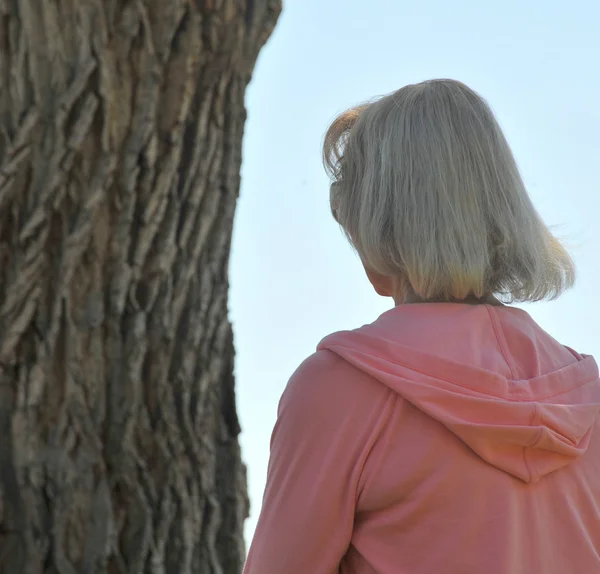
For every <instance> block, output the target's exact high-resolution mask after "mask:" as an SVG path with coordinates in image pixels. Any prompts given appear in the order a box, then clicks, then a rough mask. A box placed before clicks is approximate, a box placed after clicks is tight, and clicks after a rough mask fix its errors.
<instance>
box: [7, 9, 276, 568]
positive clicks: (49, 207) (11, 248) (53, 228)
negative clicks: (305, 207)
mask: <svg viewBox="0 0 600 574" xmlns="http://www.w3.org/2000/svg"><path fill="white" fill-rule="evenodd" d="M280 8H281V6H280V0H168V1H167V0H0V132H1V133H0V368H1V370H2V374H1V376H0V572H1V573H3V574H4V573H10V574H21V573H24V574H34V573H35V574H38V573H42V572H44V573H61V574H81V573H84V574H86V573H111V574H115V573H127V574H129V573H132V574H133V573H142V572H148V573H150V572H151V573H153V574H163V573H173V574H175V573H177V574H185V573H213V574H216V573H223V574H230V573H231V574H233V573H238V572H239V571H240V569H241V566H242V563H243V560H244V555H245V548H244V542H243V536H242V526H243V521H244V519H245V517H246V515H247V511H248V501H247V494H246V481H245V468H244V465H243V464H242V461H241V457H240V448H239V443H238V438H237V437H238V434H239V432H240V428H239V424H238V420H237V416H236V406H235V395H234V381H233V372H232V364H233V342H232V331H231V325H230V323H229V320H228V316H227V291H228V262H229V246H230V239H231V228H232V220H233V214H234V209H235V203H236V198H237V195H238V191H239V183H240V178H239V171H240V161H241V140H242V132H243V126H244V120H245V109H244V92H245V89H246V85H247V83H248V81H249V79H250V75H251V72H252V69H253V66H254V63H255V60H256V57H257V55H258V52H259V50H260V48H261V46H262V45H263V44H264V42H265V41H266V39H267V38H268V36H269V34H270V32H271V30H272V28H273V26H274V24H275V21H276V19H277V15H278V13H279V10H280Z"/></svg>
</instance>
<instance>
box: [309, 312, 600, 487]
mask: <svg viewBox="0 0 600 574" xmlns="http://www.w3.org/2000/svg"><path fill="white" fill-rule="evenodd" d="M319 349H329V350H330V351H332V352H334V353H336V354H337V355H339V356H340V357H342V358H343V359H344V360H346V361H347V362H349V363H351V364H352V365H354V366H355V367H356V368H358V369H360V370H362V371H364V372H366V373H368V374H370V375H371V376H373V377H374V378H376V379H377V380H379V381H380V382H381V383H382V384H384V385H386V386H387V387H389V388H390V389H391V390H393V391H394V392H396V393H398V394H399V395H400V396H402V397H403V398H404V399H405V400H407V401H408V402H410V403H411V404H412V405H413V406H415V407H416V408H418V409H420V410H421V411H423V412H424V413H426V414H427V415H429V416H430V417H432V418H434V419H435V420H437V421H439V422H440V423H442V424H443V425H444V426H445V427H446V428H447V429H448V430H449V431H450V432H451V433H453V434H454V435H456V437H458V438H459V439H460V440H461V441H463V442H464V443H465V444H466V445H467V446H468V447H469V448H470V449H471V450H472V451H473V452H475V453H476V454H477V455H478V456H479V457H481V458H482V459H483V460H484V461H486V462H487V463H488V464H490V465H493V466H495V467H496V468H498V469H500V470H502V471H504V472H507V473H510V474H511V475H513V476H515V477H517V478H519V479H520V480H522V481H524V482H526V483H534V482H537V481H538V480H540V479H541V478H542V477H544V476H545V475H547V474H549V473H551V472H553V471H555V470H557V469H559V468H561V467H564V466H565V465H568V464H570V463H572V462H573V461H575V460H577V459H578V458H579V457H581V456H582V455H583V454H584V453H585V452H586V449H587V447H588V444H589V441H590V437H591V434H592V430H593V427H594V424H595V422H596V421H598V419H599V418H600V379H599V376H598V366H597V364H596V362H595V361H594V359H593V358H592V357H591V356H586V355H581V354H579V353H576V352H575V351H573V350H572V349H569V348H568V347H564V346H563V345H560V344H559V343H558V342H557V341H555V340H554V339H553V338H552V337H551V336H550V335H549V334H548V333H546V332H545V331H544V330H543V329H541V328H540V327H539V326H538V325H537V324H536V323H535V322H534V321H533V319H532V318H531V317H530V316H529V315H528V314H527V313H526V312H525V311H523V310H521V309H518V308H514V307H505V306H498V307H496V306H490V305H465V304H456V303H424V304H413V305H402V306H399V307H396V308H394V309H392V310H391V311H388V312H387V313H384V314H383V315H382V316H381V317H380V318H379V319H378V320H377V321H376V322H375V323H372V324H370V325H366V326H364V327H361V328H360V329H357V330H354V331H343V332H339V333H334V334H333V335H330V336H329V337H326V338H325V339H324V340H323V341H322V342H321V343H320V345H319Z"/></svg>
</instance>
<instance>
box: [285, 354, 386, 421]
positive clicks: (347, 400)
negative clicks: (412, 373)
mask: <svg viewBox="0 0 600 574" xmlns="http://www.w3.org/2000/svg"><path fill="white" fill-rule="evenodd" d="M390 392H391V391H390V390H389V389H388V388H387V387H386V386H385V385H382V384H381V383H380V382H379V381H377V380H376V379H375V378H373V377H372V376H370V375H368V374H367V373H364V372H363V371H361V370H360V369H357V368H356V367H354V366H353V365H351V364H350V363H348V362H347V361H345V360H344V359H343V358H342V357H340V356H339V355H337V354H336V353H334V352H332V351H330V350H328V349H319V350H317V351H316V352H315V353H313V354H312V355H310V356H309V357H307V358H306V359H305V360H304V361H302V363H301V364H300V366H299V367H298V368H297V369H296V371H295V372H294V373H293V375H292V376H291V378H290V380H289V382H288V384H287V386H286V388H285V391H284V393H283V396H282V398H281V402H280V409H281V407H282V405H285V404H287V403H290V402H293V403H294V405H295V408H296V409H302V410H304V409H306V410H307V411H310V412H311V413H312V414H313V416H314V415H315V414H317V413H318V412H320V411H322V410H323V411H326V412H327V413H329V412H330V411H331V409H332V408H334V409H337V410H340V411H345V412H356V411H358V410H361V409H365V408H366V409H368V410H370V408H371V405H373V404H374V403H380V402H381V401H382V400H383V401H385V400H386V399H387V398H388V397H389V395H390Z"/></svg>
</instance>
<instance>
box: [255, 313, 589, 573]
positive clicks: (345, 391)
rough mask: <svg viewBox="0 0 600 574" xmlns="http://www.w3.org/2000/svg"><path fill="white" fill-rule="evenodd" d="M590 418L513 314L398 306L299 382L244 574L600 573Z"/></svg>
mask: <svg viewBox="0 0 600 574" xmlns="http://www.w3.org/2000/svg"><path fill="white" fill-rule="evenodd" d="M599 421H600V380H599V378H598V367H597V365H596V363H595V362H594V359H593V358H592V357H589V356H585V355H579V354H577V353H576V352H574V351H572V350H570V349H568V348H566V347H563V346H561V345H560V344H559V343H557V342H556V341H555V340H554V339H553V338H552V337H550V336H549V335H548V334H547V333H545V332H544V331H543V330H542V329H541V328H540V327H539V326H537V325H536V324H535V323H534V321H533V320H532V319H531V318H530V317H529V315H528V314H527V313H525V312H524V311H522V310H520V309H516V308H512V307H492V306H489V305H464V304H455V303H429V304H427V303H425V304H411V305H402V306H399V307H396V308H394V309H392V310H391V311H388V312H387V313H384V314H383V315H382V316H381V317H380V318H379V319H378V320H377V321H376V322H375V323H373V324H371V325H367V326H364V327H362V328H360V329H357V330H355V331H348V332H341V333H335V334H333V335H331V336H329V337H327V338H326V339H325V340H323V341H322V342H321V344H320V345H319V347H318V351H317V353H315V354H314V355H312V356H311V357H309V358H308V359H307V360H306V361H305V362H304V363H303V364H302V365H301V366H300V367H299V368H298V370H297V371H296V372H295V373H294V375H293V376H292V378H291V380H290V382H289V384H288V386H287V388H286V390H285V392H284V394H283V397H282V399H281V403H280V406H279V411H278V420H277V423H276V425H275V429H274V431H273V437H272V441H271V459H270V462H269V471H268V479H267V487H266V490H265V495H264V499H263V507H262V512H261V515H260V519H259V522H258V526H257V529H256V533H255V536H254V540H253V542H252V546H251V548H250V552H249V555H248V560H247V563H246V567H245V570H244V572H245V573H246V574H334V573H342V574H425V573H427V574H481V573H485V574H594V573H600V424H595V423H599Z"/></svg>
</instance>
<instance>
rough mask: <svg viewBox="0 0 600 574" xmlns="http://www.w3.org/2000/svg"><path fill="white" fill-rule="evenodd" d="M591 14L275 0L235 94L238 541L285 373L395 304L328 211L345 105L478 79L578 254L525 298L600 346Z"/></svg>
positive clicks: (599, 198) (599, 197) (474, 1)
mask: <svg viewBox="0 0 600 574" xmlns="http://www.w3.org/2000/svg"><path fill="white" fill-rule="evenodd" d="M599 22H600V3H598V2H596V1H595V0H587V1H581V0H580V1H574V2H571V3H570V4H567V3H566V2H564V1H561V2H558V1H553V0H529V1H528V2H523V1H522V0H508V1H507V0H504V1H502V2H499V1H496V2H491V1H488V2H482V1H481V0H453V1H452V2H447V1H442V0H423V1H422V2H416V1H410V2H409V1H400V0H398V1H392V0H371V1H370V2H368V3H367V2H363V1H359V0H345V1H343V0H288V1H287V3H286V5H285V6H284V11H283V14H282V16H281V18H280V20H279V23H278V26H277V28H276V30H275V33H274V35H273V36H272V38H271V40H270V41H269V43H268V44H267V46H266V47H265V49H264V50H263V52H262V54H261V56H260V59H259V62H258V65H257V67H256V71H255V74H254V79H253V81H252V83H251V85H250V88H249V90H248V94H247V107H248V122H247V125H246V135H245V140H244V163H243V168H242V189H241V197H240V201H239V204H238V211H237V216H236V222H235V232H234V241H233V251H232V261H231V300H230V307H231V317H232V320H233V324H234V329H235V343H236V348H237V361H236V376H237V393H238V408H239V412H240V417H241V423H242V429H243V434H242V437H241V442H242V449H243V455H244V458H245V460H246V462H247V464H248V473H249V489H250V500H251V505H252V509H251V516H250V519H249V520H248V522H247V525H246V536H247V539H248V542H249V541H250V538H251V536H252V534H253V532H254V528H255V525H256V520H257V518H258V513H259V511H260V505H261V499H262V492H263V489H264V484H265V478H266V468H267V462H268V455H269V440H270V435H271V430H272V427H273V424H274V422H275V417H276V409H277V403H278V401H279V397H280V395H281V393H282V391H283V389H284V387H285V384H286V383H287V380H288V378H289V376H290V375H291V374H292V372H293V371H294V369H295V368H296V367H297V366H298V365H299V363H300V362H301V361H302V360H303V359H304V358H306V357H307V356H308V355H309V354H311V353H312V352H313V351H314V349H315V347H316V345H317V343H318V342H319V341H320V339H321V338H322V337H323V336H325V335H327V334H329V333H330V332H332V331H337V330H340V329H347V328H353V327H358V326H360V325H362V324H364V323H370V322H372V321H373V320H375V319H376V318H377V317H378V316H379V314H381V313H382V312H383V311H385V310H386V309H388V308H389V307H390V306H391V301H390V300H387V299H381V298H379V297H377V295H375V293H374V292H373V291H372V290H371V288H370V286H369V284H368V283H367V280H366V278H364V277H363V273H362V270H361V267H360V263H359V261H358V260H357V258H356V256H355V255H354V253H353V252H352V250H351V248H350V247H349V246H348V245H347V243H346V240H345V239H344V237H343V236H342V234H341V232H340V230H339V228H338V227H337V225H336V223H335V222H334V221H333V220H332V218H331V216H330V212H329V207H328V186H329V183H328V180H327V178H326V176H325V174H324V172H323V170H322V167H321V163H320V145H321V141H322V137H323V134H324V131H325V129H326V128H327V125H328V122H329V121H331V119H332V118H333V117H334V116H335V115H336V113H338V112H340V111H342V110H343V109H344V108H346V107H349V106H350V105H353V104H355V103H357V102H360V101H362V100H365V99H368V98H371V97H373V96H375V95H378V94H384V93H387V92H390V91H392V90H395V89H397V88H399V87H401V86H403V85H404V84H407V83H414V82H418V81H421V80H425V79H429V78H434V77H450V78H455V79H458V80H461V81H463V82H465V83H467V84H468V85H470V86H471V87H472V88H474V89H475V90H477V91H479V92H480V93H481V94H482V95H483V96H484V97H485V98H486V99H487V100H488V101H489V102H490V104H491V106H492V107H493V109H494V111H495V112H496V114H497V116H498V119H499V121H500V124H501V125H502V127H503V128H504V130H505V133H506V135H507V138H508V140H509V142H510V144H511V146H512V148H513V151H514V153H515V156H516V158H517V161H518V163H519V166H520V167H521V171H522V174H523V177H524V180H525V183H526V184H527V186H528V189H529V191H530V194H531V196H532V198H533V201H534V203H535V204H536V206H537V208H538V210H539V211H540V212H541V214H542V216H543V217H544V218H545V220H546V221H547V223H549V224H550V225H553V226H555V225H556V226H559V227H558V230H559V235H561V236H562V237H566V238H567V239H568V240H569V242H570V243H571V244H572V245H573V247H574V249H573V255H574V257H575V260H576V263H577V264H578V282H577V285H576V287H575V288H574V289H573V290H572V291H571V292H569V293H568V294H566V295H564V296H563V297H561V299H559V300H558V301H556V302H552V303H537V304H534V305H528V306H526V307H525V308H526V309H527V310H528V311H529V312H530V313H531V315H532V316H533V317H534V318H535V319H536V320H537V321H538V323H540V324H541V325H542V327H544V328H545V329H546V330H548V331H549V332H550V333H551V334H552V335H553V336H554V337H556V338H557V339H559V340H560V341H561V342H563V343H565V344H567V345H569V346H572V347H575V348H576V349H577V350H579V351H580V352H583V353H590V354H594V355H596V356H597V357H600V334H599V332H598V325H599V323H600V320H599V319H600V310H599V307H598V298H597V296H596V292H597V289H598V286H600V256H599V253H600V239H599V237H598V233H597V220H598V216H599V214H600V192H599V190H600V107H599V106H600V74H598V58H599V56H600V33H599V32H598V24H599Z"/></svg>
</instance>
